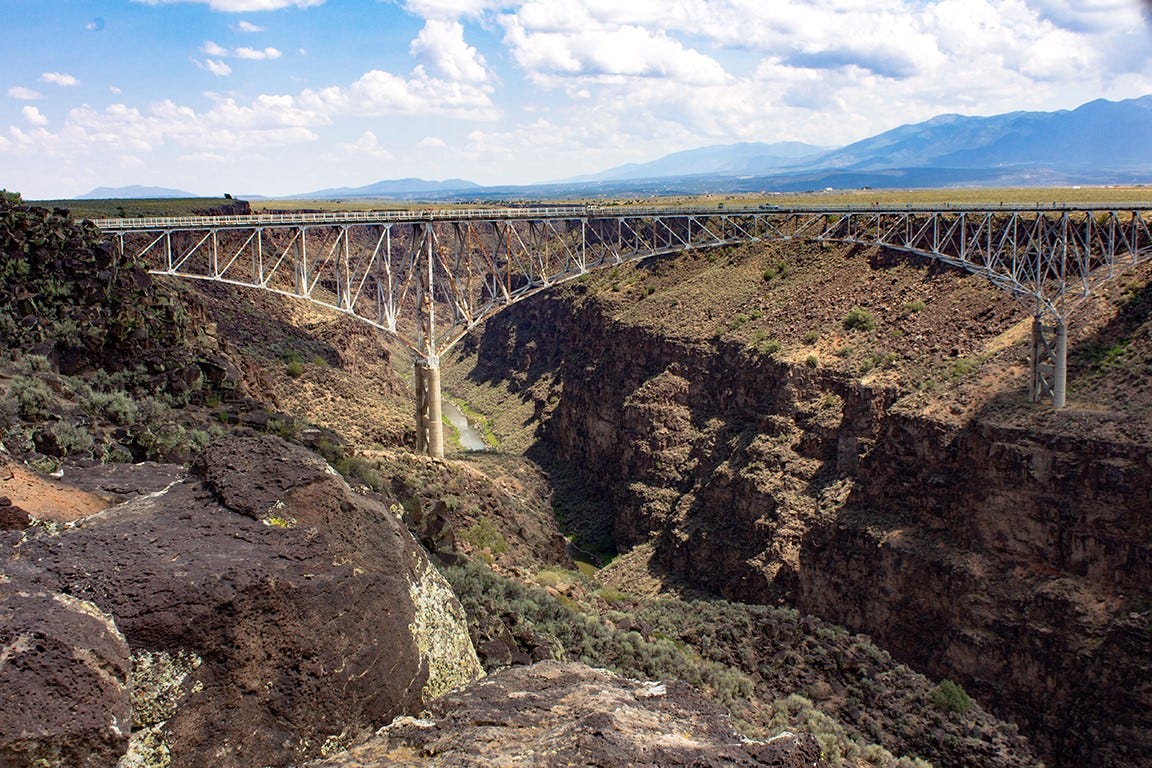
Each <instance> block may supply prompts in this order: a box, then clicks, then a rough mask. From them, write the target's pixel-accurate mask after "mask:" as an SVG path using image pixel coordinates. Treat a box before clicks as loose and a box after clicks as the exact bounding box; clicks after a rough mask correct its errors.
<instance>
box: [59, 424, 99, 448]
mask: <svg viewBox="0 0 1152 768" xmlns="http://www.w3.org/2000/svg"><path fill="white" fill-rule="evenodd" d="M52 436H53V437H55V438H56V445H58V446H59V447H60V450H61V451H63V452H64V455H66V456H79V455H87V456H91V455H92V448H93V447H94V446H95V445H96V441H95V440H94V439H93V437H92V433H91V432H89V431H88V430H87V429H85V428H84V427H82V426H80V425H79V424H73V423H72V422H70V421H58V422H56V423H55V424H53V425H52Z"/></svg>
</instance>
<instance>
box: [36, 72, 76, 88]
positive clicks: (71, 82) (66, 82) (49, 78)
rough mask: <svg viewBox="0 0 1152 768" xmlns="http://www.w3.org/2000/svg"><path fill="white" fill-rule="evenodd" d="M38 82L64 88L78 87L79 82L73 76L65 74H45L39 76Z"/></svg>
mask: <svg viewBox="0 0 1152 768" xmlns="http://www.w3.org/2000/svg"><path fill="white" fill-rule="evenodd" d="M40 80H41V82H45V83H52V84H53V85H59V86H62V87H65V88H70V87H72V86H75V85H80V81H79V80H77V79H76V78H75V76H73V75H69V74H67V73H65V72H45V73H44V74H42V75H40Z"/></svg>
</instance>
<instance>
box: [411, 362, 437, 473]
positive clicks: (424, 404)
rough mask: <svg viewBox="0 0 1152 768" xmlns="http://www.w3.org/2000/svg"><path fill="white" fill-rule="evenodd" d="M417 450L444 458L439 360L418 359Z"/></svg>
mask: <svg viewBox="0 0 1152 768" xmlns="http://www.w3.org/2000/svg"><path fill="white" fill-rule="evenodd" d="M416 452H417V453H423V454H426V455H428V456H431V457H432V458H434V459H442V458H444V419H443V412H442V410H441V400H440V361H439V360H435V361H428V360H422V359H419V358H417V360H416Z"/></svg>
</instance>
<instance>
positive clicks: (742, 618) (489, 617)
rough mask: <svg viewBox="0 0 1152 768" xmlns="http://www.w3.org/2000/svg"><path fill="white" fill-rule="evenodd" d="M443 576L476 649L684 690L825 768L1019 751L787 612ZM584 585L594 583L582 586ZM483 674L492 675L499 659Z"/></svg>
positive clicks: (1003, 736) (478, 569) (982, 718)
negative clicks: (495, 643) (796, 738)
mask: <svg viewBox="0 0 1152 768" xmlns="http://www.w3.org/2000/svg"><path fill="white" fill-rule="evenodd" d="M442 570H443V572H444V575H445V577H446V578H447V579H448V581H449V582H450V583H451V585H452V587H453V590H454V591H455V592H456V594H457V596H458V597H459V598H460V601H461V604H462V605H463V606H464V610H465V612H466V614H467V616H468V622H469V626H470V630H471V632H472V636H473V638H474V639H475V640H476V641H477V642H478V643H479V644H483V643H485V642H488V641H491V640H495V639H499V638H504V639H507V638H508V637H511V638H514V639H515V641H516V643H517V644H518V645H519V648H520V651H521V652H522V653H525V654H529V655H530V654H531V652H532V651H534V650H535V651H539V650H540V649H541V648H544V649H546V653H547V655H550V656H551V657H553V658H558V659H565V660H572V661H579V662H583V663H585V664H589V665H590V666H596V667H604V668H607V669H611V670H612V671H614V672H617V673H618V674H622V675H625V676H628V677H633V678H638V679H648V680H668V679H679V680H683V681H685V682H688V683H690V684H692V685H693V686H695V687H697V688H698V689H700V690H701V691H703V692H704V693H705V694H706V695H708V696H710V697H711V698H713V699H714V700H716V701H717V702H719V703H721V704H722V705H723V706H725V707H726V708H728V710H729V711H730V712H731V713H732V714H733V716H734V720H735V722H736V723H737V725H738V727H740V729H741V730H742V731H743V732H745V733H746V735H748V736H750V737H753V738H768V737H771V736H773V735H775V734H777V733H780V732H781V731H782V730H792V731H796V732H804V733H810V734H812V735H813V736H814V737H815V738H816V739H817V741H818V742H819V743H820V745H821V747H822V749H823V751H824V755H825V758H826V759H827V760H828V761H829V763H830V764H831V765H834V766H843V767H844V768H848V767H849V766H851V767H852V768H856V766H884V768H924V767H925V766H926V765H928V763H927V762H925V760H929V761H933V763H934V764H940V765H948V764H966V765H967V764H971V765H976V764H980V760H979V759H978V756H979V755H982V754H983V755H987V754H997V753H998V752H997V750H1002V751H1003V753H1004V754H1007V753H1009V752H1010V751H1011V750H1018V749H1019V748H1020V744H1021V740H1020V739H1019V736H1018V735H1017V734H1016V732H1015V730H1014V729H1012V728H1011V727H1009V726H1005V725H1004V724H1002V723H1000V722H999V721H996V720H995V719H993V718H991V717H990V716H988V715H986V714H984V713H983V712H982V711H980V710H979V708H978V707H977V706H976V705H975V703H971V704H970V707H969V708H968V709H965V710H964V711H960V709H959V708H957V707H954V706H940V705H934V704H933V702H934V701H935V697H938V696H939V695H940V694H937V693H935V691H936V690H937V689H938V688H939V686H937V688H933V686H932V684H931V683H930V682H929V681H928V680H926V679H925V678H924V677H923V676H922V675H920V674H918V673H915V672H913V671H911V670H909V669H908V668H907V667H905V666H903V665H900V664H897V663H896V662H894V661H893V660H892V658H891V657H890V656H889V655H888V654H887V653H885V652H884V651H883V650H881V649H879V648H877V647H876V646H874V645H873V644H872V643H871V642H870V641H869V640H868V639H867V638H866V637H864V636H862V635H852V634H850V633H848V632H847V631H846V630H844V629H842V628H839V627H835V626H832V625H828V624H824V623H823V622H821V621H819V620H817V619H812V618H808V617H802V616H801V615H800V614H799V613H798V612H797V611H795V610H793V609H788V608H777V607H770V606H750V605H742V604H736V603H728V602H726V601H723V600H708V601H693V602H685V601H681V600H675V599H667V598H666V599H660V600H642V599H638V598H635V597H632V596H629V595H626V594H624V593H620V592H618V591H615V590H610V589H608V590H598V591H593V592H591V595H592V598H590V599H589V600H588V601H587V602H584V601H583V600H582V599H580V598H577V597H568V596H564V595H561V596H555V595H553V594H550V593H549V592H548V591H546V590H545V589H543V588H541V587H539V586H534V585H524V584H521V583H519V582H516V581H513V580H511V579H508V578H505V577H503V576H501V575H499V574H496V573H494V572H493V571H492V570H490V569H489V568H487V567H486V566H484V565H482V564H479V563H477V562H474V561H465V562H463V563H462V564H460V565H454V566H451V567H444V568H443V569H442ZM570 577H571V578H575V577H576V575H575V574H571V575H569V574H566V573H564V572H563V571H559V570H556V569H549V570H547V571H542V572H540V573H539V574H537V580H538V582H540V583H546V584H547V583H553V582H555V583H556V584H557V585H560V584H566V583H567V582H568V580H569V578H570ZM585 586H586V587H588V586H592V587H594V586H595V582H594V581H592V582H589V581H587V580H585ZM579 593H580V591H579V590H577V591H572V592H570V593H569V594H570V595H578V594H579ZM605 605H607V607H606V608H605V607H604V606H605ZM537 658H540V656H539V655H538V656H537ZM486 664H488V665H489V669H490V670H491V669H492V668H494V667H495V666H498V664H499V662H497V663H496V664H495V665H493V663H492V662H490V661H489V662H486ZM822 690H823V691H824V693H821V691H822ZM832 690H835V695H830V692H831V691H832ZM809 691H812V692H813V694H812V695H810V694H809V693H808V692H809ZM948 697H949V698H948V700H949V701H952V700H953V695H952V694H951V693H948ZM1006 742H1012V744H1011V745H1007V744H1006ZM1025 751H1026V749H1025ZM958 754H965V755H968V756H969V757H972V759H971V760H969V761H968V762H965V761H964V760H963V759H960V758H957V755H958ZM941 758H943V760H941ZM1024 765H1030V763H1028V762H1027V761H1021V762H1020V766H1024Z"/></svg>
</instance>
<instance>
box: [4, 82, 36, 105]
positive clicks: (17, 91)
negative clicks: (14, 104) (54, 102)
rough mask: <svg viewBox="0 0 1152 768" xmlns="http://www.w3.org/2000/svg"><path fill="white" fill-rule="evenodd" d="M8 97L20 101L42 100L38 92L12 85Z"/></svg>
mask: <svg viewBox="0 0 1152 768" xmlns="http://www.w3.org/2000/svg"><path fill="white" fill-rule="evenodd" d="M8 97H9V98H12V99H20V100H21V101H35V100H36V99H42V98H44V97H43V96H42V95H41V94H40V92H39V91H34V90H32V89H31V88H25V87H24V86H22V85H14V86H12V87H11V88H9V89H8Z"/></svg>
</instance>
